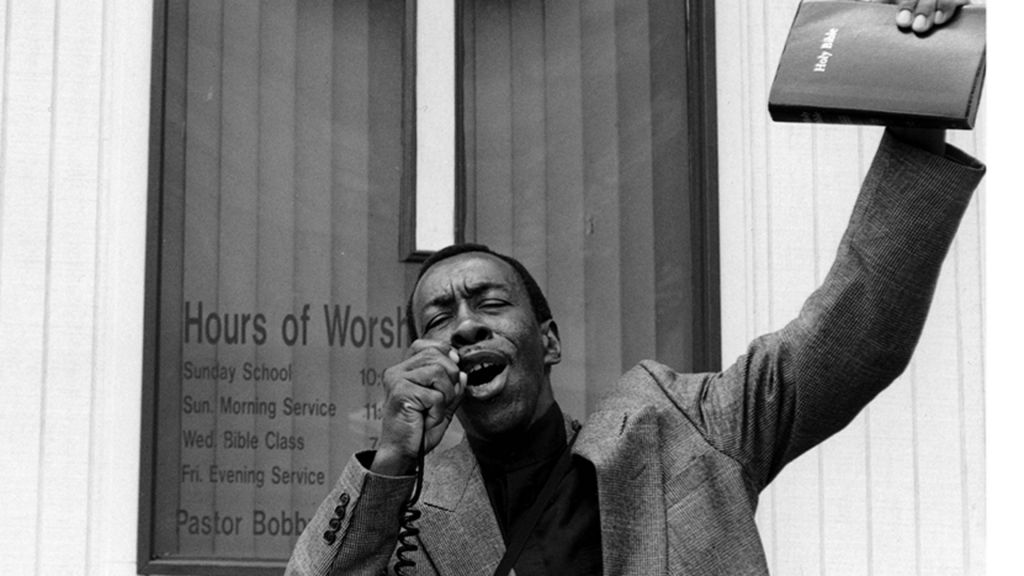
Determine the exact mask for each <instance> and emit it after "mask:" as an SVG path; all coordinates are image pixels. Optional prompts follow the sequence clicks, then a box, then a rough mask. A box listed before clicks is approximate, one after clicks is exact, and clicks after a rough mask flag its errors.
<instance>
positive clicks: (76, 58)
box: [0, 0, 152, 574]
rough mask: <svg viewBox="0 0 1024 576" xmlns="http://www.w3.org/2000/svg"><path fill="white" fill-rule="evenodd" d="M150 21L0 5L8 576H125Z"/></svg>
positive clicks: (129, 13)
mask: <svg viewBox="0 0 1024 576" xmlns="http://www.w3.org/2000/svg"><path fill="white" fill-rule="evenodd" d="M151 20H152V6H151V5H150V4H149V3H148V2H118V1H105V2H73V1H67V0H64V1H60V0H53V1H40V2H23V1H14V0H9V1H6V2H0V50H2V54H0V106H2V110H0V114H2V116H0V389H2V390H3V393H4V401H3V402H0V438H3V441H4V444H5V456H4V457H3V459H2V463H0V469H2V473H0V476H2V477H3V478H4V481H3V486H2V488H0V509H2V510H3V511H4V520H3V521H2V522H0V558H3V565H4V568H3V570H4V572H5V573H11V574H97V573H102V574H134V573H135V528H134V524H135V522H136V503H135V497H134V494H135V493H136V492H137V487H138V439H139V418H138V416H139V410H138V407H139V402H140V387H139V384H140V381H141V380H140V378H141V350H142V299H143V290H142V287H143V265H144V251H145V237H144V230H145V221H146V216H145V207H146V165H147V142H148V126H149V123H148V117H149V109H148V103H149V70H150V58H149V55H150V51H151V48H152V46H151V33H150V31H151Z"/></svg>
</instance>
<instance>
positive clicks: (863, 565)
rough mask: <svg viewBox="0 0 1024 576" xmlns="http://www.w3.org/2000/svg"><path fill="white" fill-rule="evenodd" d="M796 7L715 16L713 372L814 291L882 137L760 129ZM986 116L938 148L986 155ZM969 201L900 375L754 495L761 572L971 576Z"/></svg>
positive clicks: (974, 263)
mask: <svg viewBox="0 0 1024 576" xmlns="http://www.w3.org/2000/svg"><path fill="white" fill-rule="evenodd" d="M796 6H797V3H796V2H769V1H767V0H763V1H757V2H739V1H729V2H719V3H717V4H716V10H717V13H716V22H717V31H716V34H717V39H716V41H717V57H718V92H719V102H718V110H719V118H718V126H719V149H720V150H721V151H722V152H721V157H720V162H719V166H720V173H719V182H720V192H719V198H720V211H721V238H722V244H721V251H722V259H721V262H722V268H721V271H722V282H721V286H722V303H723V306H722V332H723V334H722V341H723V354H724V360H723V361H724V362H729V361H731V359H733V358H736V357H737V356H738V355H739V354H741V353H742V351H743V349H744V347H745V345H746V342H748V341H749V340H750V339H751V338H753V337H754V336H756V335H758V334H760V333H763V332H766V331H769V330H774V329H778V328H780V327H781V326H782V325H783V324H785V322H786V321H787V320H788V319H790V318H791V317H793V316H794V315H795V314H796V312H797V310H798V308H799V306H800V305H801V303H802V302H803V299H804V298H806V296H807V295H808V294H809V293H810V292H811V290H813V288H815V287H816V286H817V284H818V283H819V282H820V281H821V280H822V278H823V277H824V274H825V273H826V272H827V270H828V267H829V265H830V263H831V260H832V257H833V255H834V253H835V249H836V247H837V246H838V243H839V237H840V235H841V234H842V231H843V229H844V226H845V223H846V220H847V218H848V217H849V213H850V209H851V207H852V205H853V201H854V198H855V196H856V191H857V188H858V186H859V183H860V180H861V177H862V176H863V174H864V173H865V172H866V170H867V167H868V164H869V163H870V161H871V158H872V155H873V153H874V148H875V146H876V144H877V142H878V139H879V137H880V135H881V130H880V129H878V128H848V127H835V126H813V127H812V126H806V125H791V124H773V123H771V122H770V120H769V119H768V116H767V108H766V102H767V93H768V89H769V87H770V85H771V81H772V78H773V75H774V71H775V66H776V64H777V62H778V57H779V54H780V53H781V50H782V44H783V42H784V40H785V37H786V33H787V31H788V28H789V24H790V23H791V22H792V18H793V14H794V11H795V9H796ZM984 118H985V114H984V109H983V110H982V112H981V114H980V117H979V124H980V125H979V127H978V128H977V129H976V130H974V131H973V132H950V133H949V137H950V140H951V141H952V142H953V143H954V144H956V145H958V146H960V147H962V148H963V149H965V150H966V151H968V152H970V153H973V154H975V155H977V156H979V157H981V158H984V157H985V152H984V136H985V126H984ZM983 202H984V193H983V192H981V193H980V194H979V195H978V196H977V197H976V198H975V200H974V201H973V203H972V205H971V206H970V208H969V211H968V213H967V215H966V217H965V218H964V221H963V224H962V225H961V229H960V232H959V234H958V236H957V240H956V243H955V245H954V247H953V249H952V250H951V252H950V254H949V257H948V258H947V261H946V263H945V266H944V268H943V272H942V276H941V279H940V282H939V286H938V291H937V293H936V296H935V302H934V304H933V307H932V311H931V315H930V317H929V320H928V323H927V325H926V328H925V332H924V335H923V337H922V339H921V342H920V344H919V346H918V349H917V352H916V354H915V356H914V360H913V362H912V364H911V366H910V368H909V369H908V370H907V371H906V373H905V374H904V375H903V376H902V377H901V378H900V379H899V380H898V381H897V382H896V383H895V384H893V386H892V387H891V388H889V389H888V390H886V391H885V392H884V393H882V394H881V395H880V396H879V397H878V399H876V400H875V402H874V403H872V404H871V405H870V406H869V407H868V408H867V409H866V410H865V411H864V412H863V413H862V414H861V416H860V417H858V418H857V419H856V420H855V421H854V422H853V423H852V424H850V426H848V427H847V428H846V429H845V430H843V431H842V432H841V433H840V434H838V435H837V436H836V437H834V438H832V439H831V440H829V441H828V442H826V443H825V444H823V445H822V446H821V447H819V448H818V449H816V450H814V451H812V452H810V453H808V454H807V455H805V456H803V457H801V458H800V459H799V460H797V461H796V462H794V463H793V464H792V465H791V466H790V467H789V468H787V469H786V470H785V471H784V472H783V474H782V475H781V476H780V477H779V478H778V479H777V480H776V481H775V483H774V484H773V485H772V486H771V487H769V489H768V490H767V491H766V492H765V493H764V495H763V497H762V499H761V503H760V507H759V513H758V522H759V525H760V527H761V530H762V534H763V537H764V543H765V548H766V550H767V553H768V558H769V564H770V566H771V568H772V572H773V574H779V575H785V574H851V575H853V574H857V575H862V574H870V575H884V574H892V575H897V574H981V573H983V572H984V566H985V562H984V557H983V555H984V540H983V526H984V519H985V508H984V486H985V483H984V482H985V478H984V438H983V432H984V419H983V392H984V381H983V376H984V373H983V367H982V352H983V330H982V328H983V324H982V322H983V302H982V295H983V287H984V284H983V282H984V274H983V269H982V238H981V236H982V205H983Z"/></svg>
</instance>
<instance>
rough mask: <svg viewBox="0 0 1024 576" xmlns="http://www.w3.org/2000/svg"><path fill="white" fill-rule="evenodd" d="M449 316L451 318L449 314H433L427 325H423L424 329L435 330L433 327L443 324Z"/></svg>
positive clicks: (425, 330)
mask: <svg viewBox="0 0 1024 576" xmlns="http://www.w3.org/2000/svg"><path fill="white" fill-rule="evenodd" d="M448 318H449V315H448V314H438V315H436V316H433V317H431V318H429V319H428V320H427V323H426V325H425V326H424V327H423V331H424V332H430V331H431V330H433V329H435V328H437V327H438V326H440V325H441V324H443V323H444V322H445V321H446V320H448Z"/></svg>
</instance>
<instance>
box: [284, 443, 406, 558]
mask: <svg viewBox="0 0 1024 576" xmlns="http://www.w3.org/2000/svg"><path fill="white" fill-rule="evenodd" d="M372 459H373V453H372V452H361V453H358V454H355V455H353V456H352V457H351V458H350V459H349V462H348V464H346V466H345V469H344V470H343V471H342V473H341V476H340V477H339V478H338V481H337V482H336V483H335V485H334V487H333V488H332V489H331V491H330V493H328V494H327V497H326V498H325V499H324V501H323V502H322V503H321V504H320V507H319V508H317V511H316V513H315V514H314V515H313V517H312V518H311V519H310V521H309V524H307V525H306V528H305V529H304V530H303V531H302V534H301V535H300V536H299V539H298V541H297V542H296V543H295V549H294V550H293V551H292V556H291V558H290V559H289V561H288V567H287V568H286V570H285V574H286V575H288V576H300V575H301V576H326V575H327V574H331V573H337V574H346V575H347V574H365V575H373V576H378V575H379V574H382V573H384V572H385V571H386V569H387V566H388V562H389V560H390V558H391V556H392V553H393V552H394V550H395V546H396V544H397V541H398V528H399V514H400V513H401V507H402V504H403V503H404V502H405V501H406V499H408V498H409V495H410V494H411V492H412V488H413V484H414V483H415V477H414V476H399V477H390V476H382V475H379V474H374V473H373V472H371V471H370V470H369V469H368V464H369V463H370V462H371V461H372Z"/></svg>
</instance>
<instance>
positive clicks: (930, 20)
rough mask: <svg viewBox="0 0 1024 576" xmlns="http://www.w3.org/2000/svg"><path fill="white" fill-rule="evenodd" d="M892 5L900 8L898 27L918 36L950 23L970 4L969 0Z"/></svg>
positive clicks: (897, 1) (907, 1)
mask: <svg viewBox="0 0 1024 576" xmlns="http://www.w3.org/2000/svg"><path fill="white" fill-rule="evenodd" d="M890 3H891V4H896V7H897V8H899V11H898V12H897V13H896V25H897V26H899V27H900V28H902V29H904V30H906V29H910V30H913V31H914V32H917V33H918V34H924V33H925V32H928V31H929V30H931V29H932V28H933V27H936V26H942V25H943V24H945V23H947V22H949V21H950V20H952V19H953V18H955V17H956V13H957V10H958V9H959V8H960V7H961V6H963V5H965V4H970V2H969V1H968V0H895V1H894V2H890Z"/></svg>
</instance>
